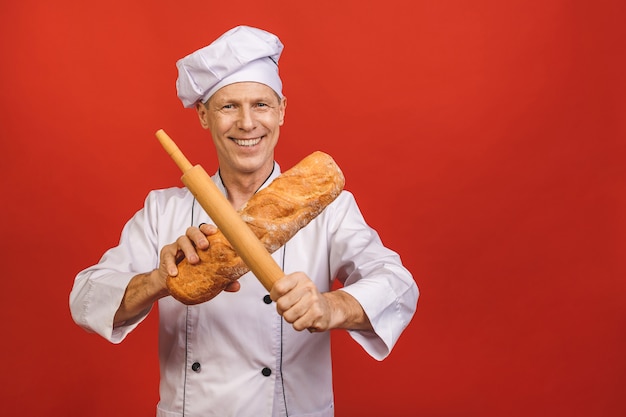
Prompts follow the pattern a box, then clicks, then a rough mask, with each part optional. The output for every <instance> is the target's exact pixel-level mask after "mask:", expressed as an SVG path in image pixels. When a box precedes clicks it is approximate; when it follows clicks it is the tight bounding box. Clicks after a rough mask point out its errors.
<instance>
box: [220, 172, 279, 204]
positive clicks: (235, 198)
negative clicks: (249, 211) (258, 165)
mask: <svg viewBox="0 0 626 417" xmlns="http://www.w3.org/2000/svg"><path fill="white" fill-rule="evenodd" d="M273 170H274V162H273V161H272V164H271V165H268V167H267V168H264V169H261V170H259V171H256V172H254V173H250V174H241V173H239V174H234V173H229V172H228V171H223V170H222V169H221V168H220V177H221V179H222V183H223V184H224V187H225V188H226V194H227V196H226V197H227V198H228V201H229V202H230V204H232V206H233V207H234V208H235V210H239V209H241V207H243V205H244V204H246V203H247V202H248V200H250V198H252V196H253V195H254V194H255V193H256V192H257V191H258V190H259V188H261V186H262V185H263V184H264V183H265V181H266V180H267V179H268V178H269V176H270V175H271V174H272V171H273Z"/></svg>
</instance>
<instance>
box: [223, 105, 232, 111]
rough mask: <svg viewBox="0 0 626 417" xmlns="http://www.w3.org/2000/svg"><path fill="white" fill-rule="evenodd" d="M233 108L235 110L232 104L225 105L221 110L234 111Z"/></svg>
mask: <svg viewBox="0 0 626 417" xmlns="http://www.w3.org/2000/svg"><path fill="white" fill-rule="evenodd" d="M234 108H235V106H234V105H232V104H225V105H223V106H222V109H224V110H230V109H234Z"/></svg>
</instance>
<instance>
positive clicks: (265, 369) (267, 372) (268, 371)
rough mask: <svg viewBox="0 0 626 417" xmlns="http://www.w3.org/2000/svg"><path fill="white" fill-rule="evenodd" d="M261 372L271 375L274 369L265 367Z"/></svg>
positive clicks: (264, 374)
mask: <svg viewBox="0 0 626 417" xmlns="http://www.w3.org/2000/svg"><path fill="white" fill-rule="evenodd" d="M261 373H262V374H263V376H270V375H272V370H271V369H270V368H263V370H262V371H261Z"/></svg>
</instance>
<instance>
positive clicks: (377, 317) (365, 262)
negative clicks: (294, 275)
mask: <svg viewBox="0 0 626 417" xmlns="http://www.w3.org/2000/svg"><path fill="white" fill-rule="evenodd" d="M343 194H345V195H344V196H343V198H341V199H338V200H339V201H338V204H336V205H335V206H334V209H335V210H336V211H335V212H334V213H333V215H332V216H331V218H332V221H331V229H332V232H331V235H330V238H331V245H330V247H331V253H330V263H331V271H332V272H333V273H334V275H335V277H336V278H337V279H338V280H339V281H340V282H341V283H342V284H343V288H341V289H340V290H341V291H345V292H347V293H349V294H351V295H352V296H353V297H355V298H356V299H357V301H359V303H360V304H361V306H362V307H363V309H364V311H365V313H366V314H367V317H368V318H369V320H370V322H371V324H372V326H373V328H374V331H373V332H371V331H357V330H351V331H349V334H350V335H351V337H352V338H353V339H354V340H355V341H357V342H358V343H359V344H360V345H361V346H362V347H363V348H364V349H365V351H366V352H367V353H368V354H369V355H370V356H372V357H373V358H375V359H377V360H383V359H384V358H386V357H387V356H388V355H389V353H390V352H391V350H392V348H393V346H394V345H395V343H396V342H397V341H398V338H399V337H400V335H401V333H402V332H403V331H404V329H405V328H406V327H407V326H408V324H409V322H410V321H411V319H412V317H413V315H414V314H415V310H416V308H417V300H418V297H419V289H418V287H417V284H416V283H415V280H414V279H413V276H412V274H411V273H410V272H409V271H408V270H407V269H406V268H405V267H404V266H403V264H402V261H401V259H400V256H399V255H398V254H397V253H396V252H394V251H392V250H391V249H389V248H387V247H385V246H384V245H383V243H382V241H381V240H380V237H379V235H378V233H377V232H376V231H375V230H374V229H372V228H371V227H370V226H368V225H367V223H366V222H365V219H364V218H363V215H362V214H361V211H360V210H359V208H358V206H357V203H356V201H355V199H354V197H353V196H352V194H350V193H349V192H344V193H343Z"/></svg>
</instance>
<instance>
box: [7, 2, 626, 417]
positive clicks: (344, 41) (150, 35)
mask: <svg viewBox="0 0 626 417" xmlns="http://www.w3.org/2000/svg"><path fill="white" fill-rule="evenodd" d="M624 8H625V6H624V2H622V1H619V0H616V1H594V2H591V1H564V0H563V1H559V0H545V1H529V0H508V1H499V0H477V1H461V0H447V1H422V0H406V1H399V0H388V1H367V0H365V1H363V0H361V1H347V0H346V1H334V0H332V1H331V0H318V1H316V2H302V1H286V0H284V1H279V0H277V1H274V2H258V1H254V2H253V1H247V0H241V1H238V2H233V3H226V2H219V3H217V2H209V1H205V2H183V1H177V2H173V1H164V0H161V1H154V0H153V1H147V0H143V1H121V0H109V1H106V2H95V3H94V2H75V1H70V0H60V1H55V2H52V1H43V0H20V1H13V2H9V1H4V2H3V3H2V5H1V6H0V48H1V49H0V51H1V53H2V54H1V56H2V58H1V60H2V63H1V65H0V83H1V84H0V86H1V91H2V93H1V96H0V106H1V112H0V122H1V135H2V136H1V139H0V141H1V142H0V151H1V154H2V163H1V164H0V170H1V171H0V181H1V184H2V201H3V204H2V208H1V210H2V212H1V213H2V215H1V218H0V227H1V229H0V230H1V233H2V248H1V250H0V254H1V256H2V269H3V274H2V290H1V291H0V306H1V307H0V308H2V317H3V331H2V334H3V337H2V343H0V358H2V371H1V372H0V382H1V383H2V390H0V399H1V403H2V406H3V410H2V414H3V415H21V416H44V415H47V416H86V415H89V416H92V417H99V416H121V417H123V416H149V415H154V408H155V403H156V401H157V400H158V393H157V385H158V363H157V350H156V349H157V346H156V344H157V328H156V315H152V316H151V317H150V318H149V319H148V320H147V322H145V323H144V324H143V325H142V326H141V327H140V328H139V329H138V330H137V331H136V332H135V333H133V334H132V335H130V336H129V338H128V339H127V340H126V341H125V342H124V343H122V344H121V345H118V346H114V345H111V344H109V343H107V342H106V341H104V340H102V339H101V338H99V337H97V336H94V335H90V334H87V333H86V332H84V331H83V330H81V329H80V328H78V327H77V326H76V325H74V323H73V322H72V320H71V317H70V314H69V309H68V295H69V291H70V289H71V286H72V282H73V278H74V276H75V274H76V273H77V272H78V271H79V270H80V269H82V268H84V267H86V266H88V265H90V264H92V263H95V262H96V261H97V260H98V259H99V257H100V255H101V254H102V253H103V252H104V250H106V249H107V248H109V247H111V246H113V245H115V244H116V242H117V239H118V237H119V232H120V230H121V228H122V226H123V224H124V222H125V221H126V220H127V219H128V218H129V217H130V216H131V215H132V214H133V213H134V212H135V211H136V210H137V209H139V208H140V207H141V205H142V202H143V199H144V197H145V195H146V193H147V192H148V190H150V189H152V188H156V187H165V186H172V185H180V180H179V177H180V172H179V171H178V169H177V168H176V166H175V165H174V163H173V162H172V161H171V160H170V159H169V157H168V156H167V155H166V154H165V152H164V151H163V150H162V149H161V148H160V145H159V144H158V141H157V140H156V139H155V137H154V132H155V131H156V130H157V129H159V128H163V129H165V131H166V132H168V133H169V134H170V135H171V136H172V138H174V140H175V141H176V142H177V143H178V145H179V146H180V147H181V148H182V150H183V152H184V153H185V154H186V155H188V156H189V157H190V159H191V160H192V162H194V163H200V164H202V165H203V166H204V167H205V168H206V169H207V171H210V172H213V170H214V169H215V168H216V165H215V158H214V153H213V149H212V145H211V142H210V140H209V138H208V137H207V136H206V133H205V132H204V131H203V130H202V129H201V128H200V126H199V124H198V123H197V121H196V116H195V114H194V112H193V111H191V110H186V109H183V108H182V105H181V104H180V102H179V101H178V99H177V98H176V93H175V87H174V81H175V78H176V70H175V66H174V64H175V61H176V60H177V59H178V58H180V57H182V56H184V55H186V54H187V53H190V52H192V51H193V50H195V49H197V48H199V47H202V46H204V45H206V44H207V43H208V42H210V41H211V40H213V39H214V38H215V37H217V36H218V35H219V34H221V33H223V32H224V31H225V30H227V29H230V28H231V27H233V26H236V25H238V24H248V25H253V26H259V27H262V28H264V29H267V30H270V31H272V32H274V33H276V34H278V35H279V36H280V37H281V39H282V40H283V42H284V43H285V45H286V48H285V51H284V55H283V58H282V60H281V73H282V76H283V80H284V82H285V94H286V95H287V97H288V98H289V105H288V108H287V115H286V125H285V127H284V128H283V131H282V135H281V141H280V143H279V148H278V152H277V157H278V160H279V161H280V162H281V164H282V165H283V167H289V166H291V165H293V164H294V163H295V162H297V161H298V160H299V159H301V158H302V157H304V156H305V155H307V154H308V153H310V152H311V151H313V150H316V149H320V150H323V151H325V152H328V153H330V154H331V155H333V156H334V157H335V159H336V160H337V162H338V163H339V165H340V166H341V167H342V168H343V170H344V172H345V174H346V177H347V184H346V188H347V189H349V190H351V191H352V192H354V194H355V195H356V197H357V199H358V201H359V203H360V205H361V208H362V210H363V212H364V214H365V216H366V218H367V219H368V221H369V222H370V223H371V225H372V226H373V227H374V228H376V229H377V230H378V231H379V232H380V234H381V236H382V239H383V241H384V242H385V243H386V244H387V245H389V246H390V247H392V248H394V249H395V250H397V251H398V252H399V253H400V254H401V256H402V258H403V260H404V262H405V264H406V265H407V266H408V268H409V269H410V270H411V271H412V272H413V273H414V275H415V278H416V281H417V282H418V284H419V286H420V289H421V291H422V295H421V298H420V303H419V307H418V311H417V313H416V316H415V318H414V320H413V321H412V323H411V324H410V326H409V328H408V329H407V331H406V332H405V333H404V335H403V336H402V337H401V338H400V341H399V344H398V345H397V348H396V349H395V350H394V351H393V352H392V354H391V356H390V357H389V358H388V359H387V360H385V361H383V362H381V363H378V362H376V361H374V360H373V359H371V358H369V357H368V356H367V355H366V354H365V353H364V352H363V351H362V349H361V348H360V347H358V345H356V344H355V343H353V342H352V341H351V340H350V339H349V338H348V337H347V336H346V335H345V334H344V333H339V332H337V333H334V336H333V337H334V338H333V342H334V344H333V349H334V358H335V360H334V366H335V391H336V403H337V404H336V411H337V414H336V415H337V416H338V417H351V416H383V415H384V416H437V417H441V416H481V417H490V416H527V415H533V416H553V415H567V416H623V415H626V395H625V394H626V359H625V356H626V355H625V352H626V314H625V313H626V282H625V274H624V273H625V272H626V265H625V263H624V259H623V254H624V251H625V249H626V245H625V239H624V237H625V231H626V222H625V214H624V213H625V208H626V180H625V178H626V177H625V174H626V172H625V168H624V156H625V151H626V149H625V148H626V146H625V144H624V140H625V138H626V122H625V117H624V115H625V114H626V99H625V94H626V82H625V81H624V79H625V78H624V74H625V73H626V65H625V63H624V54H625V51H626V42H625V39H626V31H625V30H624V29H622V28H621V27H623V22H624V20H625V18H626V13H625V10H624ZM242 354H244V353H242Z"/></svg>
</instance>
